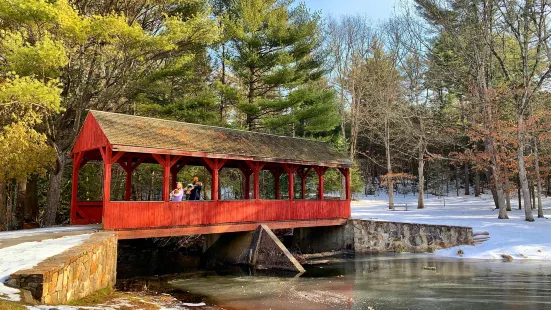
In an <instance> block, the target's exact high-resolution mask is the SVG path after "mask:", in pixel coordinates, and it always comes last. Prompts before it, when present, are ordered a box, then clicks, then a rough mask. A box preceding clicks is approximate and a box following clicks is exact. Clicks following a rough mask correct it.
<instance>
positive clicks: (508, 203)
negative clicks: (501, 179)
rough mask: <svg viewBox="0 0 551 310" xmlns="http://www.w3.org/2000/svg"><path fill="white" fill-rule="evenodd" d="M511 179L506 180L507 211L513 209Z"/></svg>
mask: <svg viewBox="0 0 551 310" xmlns="http://www.w3.org/2000/svg"><path fill="white" fill-rule="evenodd" d="M510 189H511V187H510V184H509V179H508V178H507V179H506V180H505V203H506V204H507V211H512V209H511V192H510Z"/></svg>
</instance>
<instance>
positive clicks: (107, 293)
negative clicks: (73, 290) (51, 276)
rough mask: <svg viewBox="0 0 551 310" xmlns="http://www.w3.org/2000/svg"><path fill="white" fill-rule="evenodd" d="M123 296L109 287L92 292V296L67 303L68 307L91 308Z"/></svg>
mask: <svg viewBox="0 0 551 310" xmlns="http://www.w3.org/2000/svg"><path fill="white" fill-rule="evenodd" d="M122 296H123V294H122V293H119V292H117V291H115V290H113V289H112V288H110V287H106V288H102V289H101V290H98V291H96V292H94V293H93V294H92V295H90V296H87V297H84V298H81V299H76V300H72V301H70V302H69V305H70V306H93V305H98V304H103V303H106V302H108V301H109V300H112V299H114V298H118V297H122Z"/></svg>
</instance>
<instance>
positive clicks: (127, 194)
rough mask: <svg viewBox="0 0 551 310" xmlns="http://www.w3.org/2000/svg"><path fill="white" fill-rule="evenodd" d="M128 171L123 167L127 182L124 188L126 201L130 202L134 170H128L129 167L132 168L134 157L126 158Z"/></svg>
mask: <svg viewBox="0 0 551 310" xmlns="http://www.w3.org/2000/svg"><path fill="white" fill-rule="evenodd" d="M126 167H127V168H126V169H125V168H124V167H123V169H124V170H125V171H126V182H125V184H124V185H125V187H124V200H126V201H128V200H130V195H131V194H132V170H131V169H128V167H132V156H128V158H126Z"/></svg>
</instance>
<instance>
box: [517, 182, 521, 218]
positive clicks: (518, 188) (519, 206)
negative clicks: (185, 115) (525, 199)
mask: <svg viewBox="0 0 551 310" xmlns="http://www.w3.org/2000/svg"><path fill="white" fill-rule="evenodd" d="M517 181H518V176H517ZM517 183H518V184H517V185H518V186H517V191H518V193H517V195H518V209H519V210H522V195H521V193H520V181H518V182H517Z"/></svg>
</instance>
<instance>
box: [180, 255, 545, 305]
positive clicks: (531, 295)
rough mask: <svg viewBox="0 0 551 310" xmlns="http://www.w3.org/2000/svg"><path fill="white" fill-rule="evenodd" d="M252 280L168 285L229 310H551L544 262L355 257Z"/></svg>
mask: <svg viewBox="0 0 551 310" xmlns="http://www.w3.org/2000/svg"><path fill="white" fill-rule="evenodd" d="M425 267H436V270H435V271H434V270H427V269H425ZM249 272H250V271H245V270H243V271H235V270H234V271H226V272H218V273H217V274H212V273H210V274H208V275H205V276H202V277H198V278H193V279H175V280H171V281H170V282H169V285H170V286H172V287H174V288H175V289H178V290H181V291H183V292H185V293H187V294H191V295H196V296H202V297H203V298H204V299H205V300H207V301H208V302H209V303H211V304H212V303H214V304H216V305H217V306H220V307H222V308H224V309H272V310H276V309H368V308H369V307H372V308H374V309H376V310H383V309H423V310H425V309H551V263H546V262H512V263H504V262H496V261H481V260H457V259H445V258H438V257H435V256H433V255H424V254H396V255H369V256H367V255H366V256H358V255H356V256H355V257H345V258H341V259H338V260H336V262H334V263H330V264H324V265H313V266H310V267H308V268H307V272H306V273H305V274H304V275H302V276H300V277H293V275H288V276H287V275H278V276H274V275H261V274H256V275H251V274H249Z"/></svg>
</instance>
